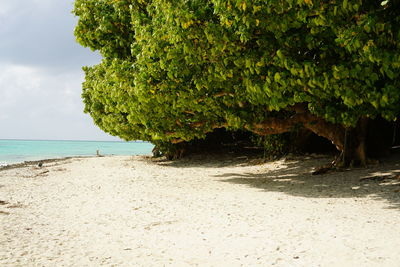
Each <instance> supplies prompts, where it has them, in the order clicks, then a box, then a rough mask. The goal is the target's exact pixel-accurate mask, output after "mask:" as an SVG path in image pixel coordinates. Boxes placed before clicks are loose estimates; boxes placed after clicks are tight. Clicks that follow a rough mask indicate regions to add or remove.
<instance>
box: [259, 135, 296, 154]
mask: <svg viewBox="0 0 400 267" xmlns="http://www.w3.org/2000/svg"><path fill="white" fill-rule="evenodd" d="M291 137H292V136H291V135H290V133H284V134H271V135H267V136H257V135H254V136H253V138H252V141H253V143H254V144H255V145H257V146H260V147H262V148H263V149H264V157H266V156H267V155H268V156H270V157H271V156H272V157H279V156H282V155H284V154H286V153H288V152H289V150H290V143H291V141H292V140H291V139H292V138H291Z"/></svg>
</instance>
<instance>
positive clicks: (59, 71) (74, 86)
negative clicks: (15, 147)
mask: <svg viewBox="0 0 400 267" xmlns="http://www.w3.org/2000/svg"><path fill="white" fill-rule="evenodd" d="M72 8H73V0H0V139H45V140H99V141H101V140H104V141H112V140H119V139H117V138H116V137H112V136H110V135H108V134H105V133H103V132H102V131H101V130H100V129H99V128H98V127H97V126H95V125H94V123H93V121H92V119H91V117H90V116H89V115H88V114H84V113H83V103H82V100H81V91H82V86H81V84H82V82H83V80H84V74H83V71H82V67H83V66H91V65H95V64H97V63H99V62H100V60H101V57H100V56H99V55H98V54H97V53H95V52H92V51H91V50H90V49H88V48H83V47H81V46H80V45H79V44H77V43H76V42H75V37H74V34H73V31H74V27H75V25H76V23H77V18H76V17H74V15H73V14H71V10H72Z"/></svg>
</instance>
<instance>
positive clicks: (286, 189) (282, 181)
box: [215, 154, 400, 209]
mask: <svg viewBox="0 0 400 267" xmlns="http://www.w3.org/2000/svg"><path fill="white" fill-rule="evenodd" d="M325 161H326V160H325ZM321 162H322V160H321V159H313V158H308V159H306V158H301V159H296V160H280V161H276V162H273V163H268V164H266V165H264V166H265V172H262V173H252V172H248V173H244V174H243V173H241V174H240V173H224V174H220V175H215V177H218V178H223V179H221V180H220V181H222V182H227V183H234V184H244V185H248V186H250V187H254V188H258V189H261V190H263V191H265V192H282V193H286V194H289V195H293V196H300V197H309V198H364V197H367V196H369V197H373V198H376V199H381V200H386V201H388V203H389V207H388V208H396V209H400V154H399V155H394V156H391V157H390V158H387V159H385V160H384V162H383V163H380V164H378V165H375V166H370V167H368V168H353V169H351V170H343V171H331V172H328V173H326V174H324V175H312V171H313V169H314V167H316V166H321ZM273 164H275V165H273ZM274 166H275V167H274ZM271 168H272V170H271Z"/></svg>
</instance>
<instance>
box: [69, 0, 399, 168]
mask: <svg viewBox="0 0 400 267" xmlns="http://www.w3.org/2000/svg"><path fill="white" fill-rule="evenodd" d="M73 12H74V14H75V15H76V16H78V17H79V22H78V25H77V26H76V29H75V35H76V37H77V40H78V42H79V43H80V44H82V45H83V46H87V47H90V48H91V49H93V50H98V51H100V53H101V54H102V56H103V61H102V63H101V64H99V65H96V66H93V67H86V68H84V70H85V74H86V80H85V82H84V84H83V94H82V96H83V100H84V103H85V112H87V113H89V114H90V115H91V116H92V117H93V119H94V121H95V123H96V124H97V125H98V126H99V127H100V128H101V129H103V130H104V131H106V132H109V133H111V134H113V135H117V136H120V137H122V138H124V139H126V140H133V139H141V140H148V141H151V142H154V143H157V142H164V143H165V142H168V143H178V142H181V141H190V140H193V139H196V138H204V137H205V135H206V134H207V133H209V132H211V131H213V130H214V129H216V128H226V129H229V130H239V129H247V130H248V131H252V132H254V133H256V134H258V135H269V134H277V133H283V132H288V131H292V130H293V129H295V128H299V127H304V128H306V129H309V130H311V131H312V132H314V133H316V134H317V135H320V136H323V137H325V138H327V139H329V140H331V141H332V142H333V143H334V144H335V145H336V147H337V148H338V149H339V150H340V151H341V152H342V154H343V163H344V164H346V165H347V164H349V163H350V161H355V162H356V163H360V164H365V161H366V152H365V143H366V131H367V129H368V128H367V127H368V121H369V120H370V119H371V118H376V117H382V118H384V119H386V120H395V119H396V118H397V117H398V116H399V114H400V89H399V83H400V79H399V75H400V71H399V68H400V52H399V51H400V50H399V49H400V27H399V25H400V16H399V15H400V9H399V4H398V2H397V1H394V0H389V1H384V2H382V3H380V2H379V1H372V0H369V1H366V0H356V1H347V0H343V1H338V0H332V1H315V0H284V1H282V0H280V1H278V0H273V1H264V0H252V1H250V0H191V1H188V0H174V1H172V0H147V1H146V0H76V1H75V9H74V11H73Z"/></svg>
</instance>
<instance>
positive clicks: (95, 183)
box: [0, 156, 400, 266]
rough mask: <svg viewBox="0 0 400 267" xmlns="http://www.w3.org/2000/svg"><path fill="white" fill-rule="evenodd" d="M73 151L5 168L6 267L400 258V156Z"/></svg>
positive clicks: (0, 193)
mask: <svg viewBox="0 0 400 267" xmlns="http://www.w3.org/2000/svg"><path fill="white" fill-rule="evenodd" d="M329 160H330V159H329V158H325V157H319V156H309V157H297V158H296V157H292V158H287V159H280V160H276V161H271V162H266V163H262V164H259V163H257V162H256V161H254V160H247V159H245V158H229V157H226V158H223V159H221V158H215V157H214V158H212V157H211V158H207V157H206V156H204V157H197V158H192V159H189V160H180V161H177V162H169V161H154V160H151V159H150V158H146V157H143V156H142V157H98V158H76V159H74V158H72V159H65V160H62V161H55V162H51V161H50V162H46V163H45V164H44V166H43V167H42V168H39V167H36V165H29V164H28V165H26V166H19V167H18V168H9V169H5V170H0V266H400V192H399V191H400V180H399V179H398V174H400V160H399V159H398V158H397V159H396V158H392V159H387V160H386V161H385V163H381V164H379V165H374V166H371V167H369V168H361V169H354V170H351V171H341V172H330V173H327V174H324V175H318V176H315V175H311V171H312V169H313V167H315V166H320V165H322V164H325V163H327V162H329Z"/></svg>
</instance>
